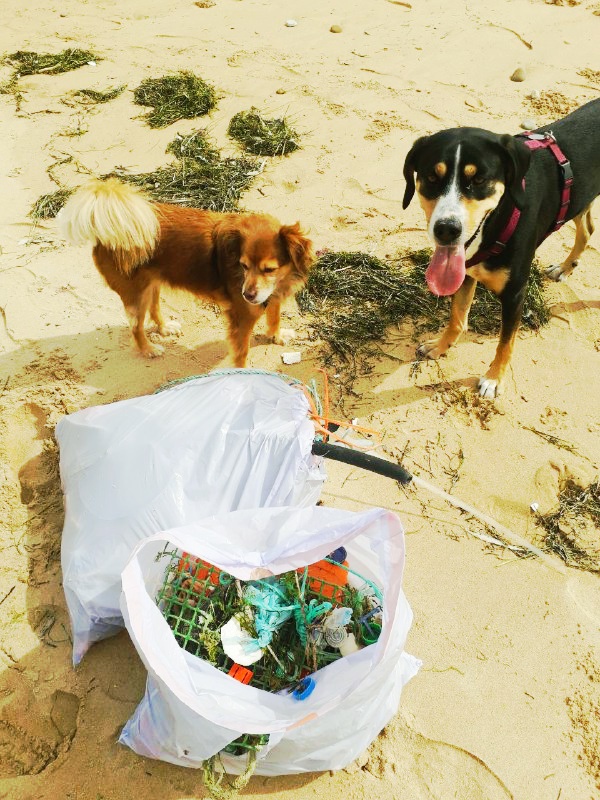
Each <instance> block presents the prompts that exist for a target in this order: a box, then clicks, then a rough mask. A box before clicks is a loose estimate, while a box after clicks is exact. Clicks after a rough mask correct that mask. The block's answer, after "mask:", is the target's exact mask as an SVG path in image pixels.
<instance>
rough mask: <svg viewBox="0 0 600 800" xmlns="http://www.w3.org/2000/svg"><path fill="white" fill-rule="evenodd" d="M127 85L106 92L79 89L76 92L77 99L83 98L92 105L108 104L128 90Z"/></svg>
mask: <svg viewBox="0 0 600 800" xmlns="http://www.w3.org/2000/svg"><path fill="white" fill-rule="evenodd" d="M126 88H127V87H126V85H125V84H123V85H122V86H115V88H114V89H107V90H106V91H105V92H99V91H97V90H96V89H79V90H78V91H76V92H75V97H82V98H84V99H85V100H87V101H89V102H90V103H108V102H109V101H110V100H114V99H115V97H118V96H119V95H120V94H123V92H124V91H125V89H126Z"/></svg>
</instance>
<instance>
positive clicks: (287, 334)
mask: <svg viewBox="0 0 600 800" xmlns="http://www.w3.org/2000/svg"><path fill="white" fill-rule="evenodd" d="M295 338H296V331H295V330H294V329H293V328H282V329H281V330H280V331H279V332H278V333H276V334H275V335H274V336H272V337H271V339H272V341H273V344H284V345H285V344H289V343H290V342H291V341H292V339H295Z"/></svg>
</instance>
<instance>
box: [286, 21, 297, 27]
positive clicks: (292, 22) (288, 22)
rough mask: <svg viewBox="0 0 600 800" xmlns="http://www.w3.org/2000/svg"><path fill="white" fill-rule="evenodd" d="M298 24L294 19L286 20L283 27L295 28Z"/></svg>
mask: <svg viewBox="0 0 600 800" xmlns="http://www.w3.org/2000/svg"><path fill="white" fill-rule="evenodd" d="M297 24H298V22H297V21H296V20H295V19H286V21H285V27H286V28H295V27H296V25H297Z"/></svg>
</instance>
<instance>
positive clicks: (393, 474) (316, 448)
mask: <svg viewBox="0 0 600 800" xmlns="http://www.w3.org/2000/svg"><path fill="white" fill-rule="evenodd" d="M312 452H313V453H314V455H316V456H323V457H324V458H331V459H332V460H333V461H341V462H342V463H343V464H351V465H352V466H353V467H360V468H361V469H368V470H369V472H376V473H377V474H378V475H384V476H385V477H386V478H392V479H393V480H395V481H398V482H399V483H402V484H404V485H406V484H407V483H410V482H411V481H412V475H411V474H410V472H408V471H407V470H405V469H404V467H401V466H400V465H399V464H393V463H392V462H391V461H386V460H385V458H378V457H377V456H371V455H369V454H368V453H363V452H362V451H361V450H353V449H352V448H350V447H341V446H340V445H339V444H329V443H328V442H313V446H312Z"/></svg>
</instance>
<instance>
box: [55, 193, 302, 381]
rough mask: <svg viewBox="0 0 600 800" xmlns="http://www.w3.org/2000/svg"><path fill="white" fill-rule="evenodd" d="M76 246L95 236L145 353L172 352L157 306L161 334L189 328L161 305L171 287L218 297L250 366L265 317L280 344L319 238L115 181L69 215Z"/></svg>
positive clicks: (241, 362) (236, 356) (65, 220)
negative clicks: (154, 339) (149, 324)
mask: <svg viewBox="0 0 600 800" xmlns="http://www.w3.org/2000/svg"><path fill="white" fill-rule="evenodd" d="M59 224H60V227H61V229H62V231H63V233H64V235H65V237H66V238H67V239H68V240H69V241H70V242H71V243H73V244H83V243H84V242H92V243H93V245H94V250H93V253H92V255H93V258H94V263H95V264H96V267H97V268H98V270H99V272H100V273H101V274H102V276H103V277H104V279H105V281H106V283H107V284H108V285H109V286H110V288H111V289H113V290H114V291H115V292H117V294H118V295H119V296H120V298H121V300H122V301H123V305H124V306H125V311H126V312H127V315H128V317H129V319H130V320H131V327H132V333H133V338H134V339H135V342H136V344H137V346H138V348H139V350H140V352H141V353H142V354H143V355H145V356H149V357H153V356H159V355H162V353H163V352H164V348H163V347H162V346H161V345H156V344H152V343H151V342H150V341H149V339H148V337H147V336H146V331H145V328H144V322H145V319H146V314H147V312H150V317H151V319H152V320H153V322H155V323H156V326H157V328H158V333H159V334H160V335H161V336H165V335H168V334H170V333H179V332H180V325H179V323H177V322H168V323H166V322H165V321H164V319H163V316H162V314H161V311H160V289H161V285H162V284H167V285H168V286H171V287H173V288H175V289H186V290H187V291H189V292H192V293H193V294H195V295H197V296H198V297H203V298H205V299H206V300H210V301H211V302H213V303H216V304H217V305H219V306H220V307H221V309H222V310H223V311H224V313H225V316H226V318H227V323H228V331H227V338H228V341H229V346H230V350H231V355H232V358H233V362H234V364H235V366H236V367H243V366H245V364H246V358H247V356H248V347H249V343H250V336H251V334H252V330H253V328H254V325H255V324H256V322H257V320H258V319H259V318H260V317H261V316H262V315H263V314H264V313H265V311H266V316H267V335H268V336H270V337H271V338H272V340H273V341H274V342H275V343H277V344H282V340H281V337H280V330H279V325H280V308H281V303H282V301H283V300H285V299H286V298H287V297H289V296H290V295H292V294H294V293H295V292H296V291H298V289H300V288H301V286H302V285H303V284H304V283H305V282H306V278H307V276H308V270H309V268H310V266H311V264H312V262H313V252H312V242H311V241H310V240H309V239H307V238H306V236H305V235H304V234H303V233H302V231H301V230H300V225H299V223H296V224H295V225H281V224H280V223H279V222H277V220H276V219H274V218H273V217H271V216H269V215H266V214H236V213H229V214H221V213H217V212H214V211H203V210H200V209H196V208H182V207H180V206H176V205H170V204H165V203H153V202H151V201H150V200H148V199H147V198H146V197H145V196H144V195H143V194H141V193H140V192H139V191H138V190H137V189H136V188H135V187H133V186H131V185H128V184H125V183H121V182H120V181H118V180H116V179H115V178H110V179H108V180H106V181H101V180H93V181H92V182H91V183H89V184H88V185H86V186H84V187H82V188H81V189H79V190H78V191H77V192H76V193H75V194H74V195H73V196H72V197H71V198H70V199H69V201H68V202H67V204H66V205H65V207H64V208H63V210H62V211H61V212H60V215H59Z"/></svg>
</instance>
